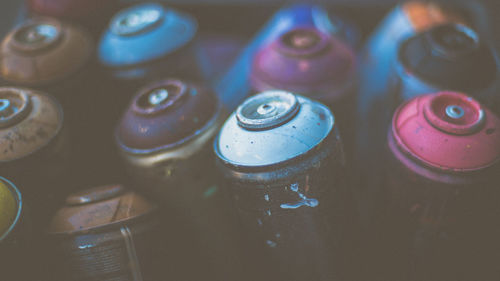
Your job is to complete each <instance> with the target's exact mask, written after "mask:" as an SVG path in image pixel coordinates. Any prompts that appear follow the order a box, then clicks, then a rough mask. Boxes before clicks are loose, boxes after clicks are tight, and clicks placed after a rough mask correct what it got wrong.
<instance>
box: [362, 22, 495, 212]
mask: <svg viewBox="0 0 500 281" xmlns="http://www.w3.org/2000/svg"><path fill="white" fill-rule="evenodd" d="M392 69H393V70H392V73H391V76H390V78H389V87H388V89H387V91H386V93H385V95H384V97H383V98H382V97H381V98H380V99H377V100H372V104H371V106H370V107H366V108H364V109H360V111H359V112H360V113H359V114H360V115H359V116H360V117H359V124H358V126H357V127H358V138H357V139H358V141H357V148H356V150H357V151H356V154H357V155H356V159H357V160H359V161H358V162H359V163H361V164H360V172H361V174H362V175H363V176H362V177H359V178H360V179H361V183H360V185H359V186H360V188H361V189H363V190H361V193H363V194H364V195H363V198H362V200H366V202H364V203H362V204H361V205H362V206H364V207H362V208H366V209H364V210H362V211H361V213H362V216H363V217H364V216H365V215H364V214H366V221H369V220H370V219H369V216H370V215H371V214H374V211H373V210H372V209H371V208H377V207H376V206H371V203H369V202H370V201H372V202H376V200H372V199H373V197H376V196H377V194H376V193H377V192H378V191H379V190H378V188H377V187H378V186H380V180H381V177H380V175H381V172H380V171H381V170H380V168H381V167H380V165H378V164H377V159H380V157H381V151H382V148H383V147H384V145H383V143H384V141H383V140H384V136H383V134H382V132H384V131H386V130H387V128H388V127H389V126H390V119H391V117H390V115H391V113H392V112H393V110H395V108H396V107H397V106H398V105H399V104H400V103H401V102H403V101H406V100H408V99H410V98H412V97H415V96H417V95H420V94H424V93H429V92H437V91H440V90H455V91H463V92H467V93H468V94H469V95H471V96H473V97H474V98H476V99H477V100H479V101H480V102H482V103H484V104H486V105H488V104H490V103H492V102H493V100H494V99H496V98H497V97H495V96H493V95H486V94H485V93H486V92H485V90H486V89H487V88H488V87H489V86H490V85H492V83H493V82H494V79H495V76H496V72H497V66H496V64H495V61H494V59H493V56H492V53H491V50H490V49H488V48H487V47H486V46H485V45H484V43H483V42H482V41H481V40H480V38H479V36H478V35H477V33H476V32H475V31H473V30H472V29H470V28H468V27H466V26H464V25H460V24H446V25H440V26H437V27H434V28H432V29H429V30H427V31H426V32H423V33H420V34H418V35H416V36H413V37H411V38H409V39H407V40H406V41H405V42H403V43H402V44H401V47H400V48H399V52H398V60H396V61H394V63H393V66H392ZM361 99H362V97H360V100H361Z"/></svg>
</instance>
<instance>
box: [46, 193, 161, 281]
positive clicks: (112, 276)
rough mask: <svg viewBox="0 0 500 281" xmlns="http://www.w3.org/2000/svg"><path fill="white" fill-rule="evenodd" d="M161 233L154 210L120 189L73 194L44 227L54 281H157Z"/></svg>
mask: <svg viewBox="0 0 500 281" xmlns="http://www.w3.org/2000/svg"><path fill="white" fill-rule="evenodd" d="M160 230H161V229H160V225H159V217H158V212H157V207H156V206H155V205H154V204H152V203H151V202H149V201H148V200H146V199H145V198H143V197H141V196H139V195H138V194H136V193H134V192H132V191H130V190H127V189H125V188H124V187H123V186H121V185H107V186H99V187H95V188H91V189H86V190H83V191H80V192H78V193H74V194H72V195H70V196H68V197H67V198H66V201H65V205H64V206H63V207H61V208H60V209H59V210H58V211H57V213H56V214H55V215H54V216H53V218H52V220H51V222H50V223H49V224H48V228H46V231H47V242H46V243H47V245H49V247H50V248H48V249H50V251H51V253H50V256H51V258H52V257H53V263H52V264H51V267H52V268H51V272H53V276H52V278H53V279H52V280H144V281H148V280H157V278H158V276H160V274H161V272H160V271H158V270H159V268H163V270H167V271H168V267H169V263H168V261H167V260H166V259H165V258H164V256H163V254H164V253H163V252H162V248H163V245H164V243H165V242H164V241H165V240H164V236H163V234H162V232H161V231H160ZM162 239H163V240H162Z"/></svg>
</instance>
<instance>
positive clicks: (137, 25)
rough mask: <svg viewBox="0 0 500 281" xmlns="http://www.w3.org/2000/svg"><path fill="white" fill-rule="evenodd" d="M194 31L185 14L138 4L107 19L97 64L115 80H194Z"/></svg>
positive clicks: (195, 70) (159, 6) (191, 22)
mask: <svg viewBox="0 0 500 281" xmlns="http://www.w3.org/2000/svg"><path fill="white" fill-rule="evenodd" d="M197 30H198V25H197V22H196V20H195V19H194V18H193V17H191V16H190V15H188V14H185V13H182V12H179V11H177V10H174V9H171V8H169V7H165V6H163V5H162V4H159V3H144V4H138V5H135V6H132V7H130V8H127V9H125V10H122V11H120V12H118V13H117V14H116V15H115V16H114V17H113V18H112V19H111V22H110V24H109V26H108V28H107V29H106V30H105V31H104V33H103V35H102V37H101V40H100V42H99V46H98V57H99V61H100V63H101V64H102V65H103V66H104V68H105V69H106V71H107V72H108V73H109V74H110V75H111V76H112V77H113V78H114V79H117V80H140V79H153V78H164V77H166V76H176V77H180V76H183V77H182V78H184V77H185V78H191V77H198V70H197V67H196V60H195V57H196V56H195V52H196V44H195V41H196V40H195V39H196V35H197Z"/></svg>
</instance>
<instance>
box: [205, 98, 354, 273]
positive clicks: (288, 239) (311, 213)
mask: <svg viewBox="0 0 500 281" xmlns="http://www.w3.org/2000/svg"><path fill="white" fill-rule="evenodd" d="M214 149H215V152H216V154H217V158H218V167H219V168H220V170H221V171H222V173H223V174H224V176H225V178H226V180H227V182H226V185H227V187H228V188H229V190H230V192H231V196H232V199H233V203H234V207H235V209H236V211H237V212H238V215H239V220H240V223H241V227H242V229H243V233H244V235H245V236H246V238H247V247H248V249H247V251H246V255H247V257H248V258H249V260H250V262H249V263H248V264H247V267H248V268H249V270H250V271H251V272H252V274H257V275H258V274H261V275H262V276H259V277H258V278H263V279H261V280H268V279H269V280H276V279H279V280H285V279H287V280H305V279H309V280H337V279H338V278H340V276H341V275H342V274H341V271H340V268H339V267H340V265H341V262H340V261H341V260H342V258H343V257H344V256H343V254H342V253H343V251H342V249H341V248H342V245H343V244H342V243H341V242H340V241H342V238H343V237H344V235H345V231H346V229H345V228H343V226H344V225H345V224H344V223H345V221H344V220H345V219H346V217H348V214H347V213H346V206H344V205H343V204H344V203H346V202H347V201H348V200H345V201H344V199H346V194H347V189H346V186H345V185H344V181H343V180H344V178H343V174H342V173H343V170H344V156H343V150H342V143H341V140H340V136H339V134H338V130H337V125H336V123H335V119H334V117H333V115H332V113H331V111H330V110H329V109H328V108H327V107H326V106H324V105H322V104H320V103H317V102H314V101H312V100H309V99H307V98H305V97H302V96H298V95H295V94H292V93H289V92H284V91H267V92H263V93H260V94H258V95H256V96H254V97H251V98H249V99H247V100H246V101H245V102H244V103H243V104H242V105H240V106H239V107H238V109H237V110H236V112H235V113H233V114H232V115H231V116H230V117H229V119H228V120H227V121H226V123H225V124H224V125H223V127H222V129H221V131H220V133H219V135H218V137H217V139H216V141H215V143H214Z"/></svg>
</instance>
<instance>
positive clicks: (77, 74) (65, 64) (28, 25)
mask: <svg viewBox="0 0 500 281" xmlns="http://www.w3.org/2000/svg"><path fill="white" fill-rule="evenodd" d="M93 48H94V46H93V41H92V38H91V36H90V35H89V33H88V32H87V31H85V30H84V29H82V28H80V27H78V26H75V25H72V24H69V23H66V22H62V21H59V20H56V19H53V18H35V19H29V20H26V21H25V22H23V23H22V24H21V25H19V26H18V27H16V28H14V29H12V30H11V31H10V32H9V34H7V36H6V37H5V38H4V39H3V41H2V43H1V46H0V57H1V58H2V60H1V64H0V66H1V68H0V69H1V70H0V78H1V80H2V84H3V85H19V86H26V87H31V88H36V89H40V90H43V91H45V92H48V93H51V94H52V95H54V96H56V97H57V98H58V99H59V100H60V101H61V103H62V104H63V106H65V107H69V106H70V104H71V106H73V104H72V102H74V103H76V102H77V101H80V100H79V99H77V98H78V95H77V94H72V93H74V92H75V88H76V89H78V87H79V86H82V84H84V83H83V82H86V83H88V76H87V75H88V71H85V70H86V69H88V68H87V67H88V66H89V64H90V62H91V57H92V54H93ZM84 89H85V90H88V88H86V87H84ZM89 93H92V92H91V91H88V93H87V95H89ZM75 99H77V100H76V101H75ZM74 107H75V108H76V106H74Z"/></svg>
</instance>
